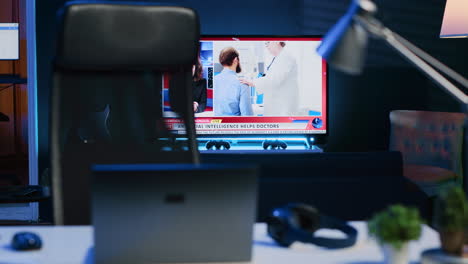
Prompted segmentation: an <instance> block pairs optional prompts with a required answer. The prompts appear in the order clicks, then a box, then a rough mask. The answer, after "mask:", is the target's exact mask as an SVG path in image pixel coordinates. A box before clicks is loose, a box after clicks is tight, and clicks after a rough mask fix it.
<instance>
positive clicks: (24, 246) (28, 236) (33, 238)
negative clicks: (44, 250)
mask: <svg viewBox="0 0 468 264" xmlns="http://www.w3.org/2000/svg"><path fill="white" fill-rule="evenodd" d="M11 247H12V248H13V249H15V250H34V249H40V248H41V247H42V241H41V238H40V237H39V236H38V235H37V234H35V233H32V232H19V233H16V234H15V235H14V236H13V239H12V240H11Z"/></svg>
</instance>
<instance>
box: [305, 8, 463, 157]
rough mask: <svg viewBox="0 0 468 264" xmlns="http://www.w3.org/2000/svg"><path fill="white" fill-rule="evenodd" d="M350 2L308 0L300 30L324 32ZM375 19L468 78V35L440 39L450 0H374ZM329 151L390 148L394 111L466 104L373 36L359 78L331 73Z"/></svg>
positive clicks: (453, 109)
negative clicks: (461, 102) (376, 9)
mask: <svg viewBox="0 0 468 264" xmlns="http://www.w3.org/2000/svg"><path fill="white" fill-rule="evenodd" d="M349 2H350V1H342V0H328V1H319V0H303V8H302V24H301V30H302V31H303V33H304V34H323V33H324V32H326V31H327V29H329V28H330V27H331V26H332V25H333V24H334V23H335V22H336V21H337V19H339V17H340V16H341V15H342V14H343V13H344V12H346V10H347V8H348V5H349ZM374 2H375V3H376V5H377V7H378V11H377V14H376V17H377V18H378V19H380V20H381V22H382V23H383V24H384V25H386V26H387V27H389V28H390V29H392V30H393V31H396V32H397V33H398V34H400V35H401V36H403V37H404V38H406V39H408V40H409V41H410V42H413V43H414V44H416V45H417V46H419V47H420V48H422V49H423V50H425V51H426V52H428V53H430V54H431V55H433V56H434V57H436V58H437V59H439V60H440V61H442V62H443V63H445V64H447V65H448V66H449V67H452V68H453V69H454V70H456V71H457V72H459V73H460V74H462V75H463V76H468V61H467V60H466V59H463V58H468V50H467V49H466V46H467V45H468V39H440V38H439V33H440V27H441V23H442V17H443V12H444V7H445V3H446V0H412V1H404V0H374ZM329 78H330V80H329V84H330V87H329V89H330V90H329V94H330V97H329V98H330V99H329V100H330V102H329V116H330V120H329V130H330V133H329V137H328V143H329V144H328V146H327V150H328V151H372V150H385V149H387V147H388V137H389V128H390V127H389V119H388V115H389V112H390V111H391V110H395V109H408V110H432V111H446V112H458V111H462V108H461V105H460V104H459V103H458V102H457V101H456V100H455V99H453V98H452V97H451V96H449V95H448V94H447V93H445V92H444V91H443V90H442V89H441V88H439V87H437V86H436V85H434V84H433V83H431V82H430V81H429V80H428V79H427V78H426V76H424V75H423V74H422V73H420V72H419V71H417V70H416V69H415V68H413V67H412V66H411V65H410V64H409V63H408V62H407V61H406V60H404V59H402V57H401V56H399V55H398V54H397V53H396V52H395V51H394V50H392V49H391V48H390V47H389V46H387V45H386V44H385V43H384V42H383V41H381V40H376V39H371V40H370V43H369V47H368V52H367V58H366V67H365V69H364V72H363V74H362V75H360V76H349V75H345V74H342V73H339V72H336V71H334V70H333V69H332V70H331V72H330V73H329Z"/></svg>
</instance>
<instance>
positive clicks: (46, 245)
mask: <svg viewBox="0 0 468 264" xmlns="http://www.w3.org/2000/svg"><path fill="white" fill-rule="evenodd" d="M351 225H352V226H354V227H356V229H357V230H358V232H359V234H358V240H357V243H356V245H354V246H353V247H350V248H347V249H341V250H331V249H324V248H320V247H316V246H314V245H311V244H302V243H295V244H293V245H292V246H291V248H281V247H278V246H277V245H275V244H274V242H273V241H272V240H271V239H270V238H269V237H268V235H267V233H266V225H265V224H263V223H259V224H256V225H255V232H254V242H253V247H254V250H253V260H252V262H251V263H253V264H276V263H278V264H280V263H281V264H283V263H284V264H290V263H291V264H311V263H320V264H327V263H334V264H335V263H344V264H359V263H361V264H362V263H366V264H377V263H382V261H383V255H382V253H381V252H380V249H379V247H378V245H377V243H376V242H375V241H374V240H373V239H370V238H369V237H368V235H367V228H366V225H365V222H351ZM19 231H31V232H36V233H37V234H39V235H40V236H41V238H42V241H43V248H42V249H41V250H39V251H30V252H16V251H14V250H13V249H11V247H10V242H11V238H12V237H13V235H14V233H16V232H19ZM318 232H329V233H330V235H340V233H338V234H336V232H335V231H332V230H319V231H318ZM321 235H323V233H322V234H321ZM439 246H440V243H439V239H438V235H437V233H436V232H435V231H434V230H433V229H431V228H429V227H427V226H424V228H423V232H422V235H421V238H420V239H419V240H418V241H414V242H411V243H410V260H411V263H414V262H416V263H419V259H420V254H421V252H422V251H424V250H426V249H429V248H436V247H439ZM92 248H93V228H92V227H90V226H72V227H70V226H67V227H64V226H48V227H46V226H39V227H32V226H20V227H0V263H10V264H17V263H22V264H33V263H34V264H73V263H76V264H90V263H93V253H92ZM2 261H3V262H2ZM211 264H215V263H211ZM224 264H227V263H224Z"/></svg>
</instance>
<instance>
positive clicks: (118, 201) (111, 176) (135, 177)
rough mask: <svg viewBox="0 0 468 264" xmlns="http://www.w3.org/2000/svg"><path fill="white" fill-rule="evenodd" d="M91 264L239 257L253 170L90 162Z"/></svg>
mask: <svg viewBox="0 0 468 264" xmlns="http://www.w3.org/2000/svg"><path fill="white" fill-rule="evenodd" d="M92 171H93V181H94V182H93V199H92V202H93V211H92V213H93V225H94V241H95V244H94V245H95V248H94V257H95V263H97V264H101V263H106V264H107V263H112V264H120V263H122V264H123V263H125V264H128V263H132V264H133V263H134V264H139V263H187V262H244V261H250V260H251V256H252V239H253V237H252V236H253V232H252V231H253V224H254V222H255V211H256V195H257V170H256V168H255V167H248V166H239V165H232V166H230V165H199V166H195V165H191V164H140V165H130V164H128V165H94V166H93V168H92Z"/></svg>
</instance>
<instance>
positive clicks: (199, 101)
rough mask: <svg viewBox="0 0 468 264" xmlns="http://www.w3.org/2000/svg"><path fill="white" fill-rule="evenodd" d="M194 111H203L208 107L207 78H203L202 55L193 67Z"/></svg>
mask: <svg viewBox="0 0 468 264" xmlns="http://www.w3.org/2000/svg"><path fill="white" fill-rule="evenodd" d="M192 76H193V77H192V88H193V91H192V94H193V112H194V113H201V112H203V111H205V108H206V79H204V78H203V66H202V64H201V61H200V57H198V60H197V62H196V64H195V65H193V67H192Z"/></svg>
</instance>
